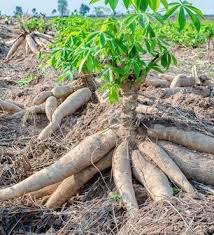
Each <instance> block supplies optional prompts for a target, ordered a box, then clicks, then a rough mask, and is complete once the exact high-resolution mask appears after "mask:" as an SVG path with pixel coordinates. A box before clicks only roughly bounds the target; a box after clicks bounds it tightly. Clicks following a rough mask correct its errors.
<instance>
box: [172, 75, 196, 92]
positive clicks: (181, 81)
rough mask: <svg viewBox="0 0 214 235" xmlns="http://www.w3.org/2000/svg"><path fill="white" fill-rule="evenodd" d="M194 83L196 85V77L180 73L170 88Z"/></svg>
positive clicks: (188, 85)
mask: <svg viewBox="0 0 214 235" xmlns="http://www.w3.org/2000/svg"><path fill="white" fill-rule="evenodd" d="M194 85H196V80H195V78H194V77H187V76H186V75H183V74H179V75H177V76H176V77H175V78H174V79H173V81H172V83H171V85H170V88H172V89H175V88H176V87H191V86H194Z"/></svg>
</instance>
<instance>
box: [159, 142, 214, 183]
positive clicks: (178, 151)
mask: <svg viewBox="0 0 214 235" xmlns="http://www.w3.org/2000/svg"><path fill="white" fill-rule="evenodd" d="M159 144H160V145H161V146H162V147H163V148H164V149H165V150H166V151H167V153H168V154H169V156H170V157H171V158H172V159H173V161H174V162H175V163H176V164H177V165H178V167H179V168H180V169H181V170H182V172H183V173H184V174H185V175H186V177H187V178H188V179H193V180H195V181H198V182H201V183H204V184H210V185H214V174H213V172H214V159H213V156H204V155H203V154H201V153H199V152H198V153H197V152H195V151H194V152H193V151H191V150H189V149H187V148H185V147H182V146H178V145H176V144H173V143H171V142H168V141H159Z"/></svg>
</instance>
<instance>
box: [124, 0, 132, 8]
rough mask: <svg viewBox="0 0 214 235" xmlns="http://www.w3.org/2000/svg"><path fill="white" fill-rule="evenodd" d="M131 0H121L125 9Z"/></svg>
mask: <svg viewBox="0 0 214 235" xmlns="http://www.w3.org/2000/svg"><path fill="white" fill-rule="evenodd" d="M131 2H132V1H131V0H123V3H124V5H125V7H126V8H127V9H128V8H129V7H130V5H131Z"/></svg>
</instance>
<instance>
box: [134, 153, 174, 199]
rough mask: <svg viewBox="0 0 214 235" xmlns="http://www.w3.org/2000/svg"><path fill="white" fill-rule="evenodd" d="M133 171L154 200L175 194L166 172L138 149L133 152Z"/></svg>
mask: <svg viewBox="0 0 214 235" xmlns="http://www.w3.org/2000/svg"><path fill="white" fill-rule="evenodd" d="M132 171H133V173H134V176H135V177H136V179H137V180H138V181H139V182H140V183H141V184H143V185H144V187H145V188H146V190H147V192H148V193H149V195H150V196H151V197H152V199H153V200H154V201H159V200H163V199H166V198H169V197H172V196H173V191H172V189H171V185H170V183H169V181H168V179H167V177H166V176H165V174H164V173H163V172H162V171H160V169H159V168H157V167H156V166H155V165H154V164H152V162H149V161H147V160H146V159H145V158H144V156H143V155H142V154H141V153H140V152H139V151H138V150H136V151H134V152H133V153H132Z"/></svg>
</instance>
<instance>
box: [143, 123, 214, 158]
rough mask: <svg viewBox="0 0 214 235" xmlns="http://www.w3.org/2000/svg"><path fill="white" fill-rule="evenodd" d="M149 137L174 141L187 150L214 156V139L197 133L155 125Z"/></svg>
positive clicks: (150, 129) (149, 130)
mask: <svg viewBox="0 0 214 235" xmlns="http://www.w3.org/2000/svg"><path fill="white" fill-rule="evenodd" d="M147 133H148V135H149V137H152V138H155V139H160V140H168V141H172V142H174V143H176V144H181V145H183V146H186V147H187V148H190V149H193V150H198V151H200V152H205V153H210V154H214V138H213V137H210V136H207V135H204V134H201V133H200V132H196V131H184V130H181V129H177V128H176V127H166V126H163V125H159V124H156V125H153V126H152V127H150V128H149V129H148V130H147Z"/></svg>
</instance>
